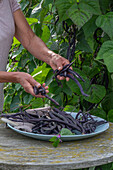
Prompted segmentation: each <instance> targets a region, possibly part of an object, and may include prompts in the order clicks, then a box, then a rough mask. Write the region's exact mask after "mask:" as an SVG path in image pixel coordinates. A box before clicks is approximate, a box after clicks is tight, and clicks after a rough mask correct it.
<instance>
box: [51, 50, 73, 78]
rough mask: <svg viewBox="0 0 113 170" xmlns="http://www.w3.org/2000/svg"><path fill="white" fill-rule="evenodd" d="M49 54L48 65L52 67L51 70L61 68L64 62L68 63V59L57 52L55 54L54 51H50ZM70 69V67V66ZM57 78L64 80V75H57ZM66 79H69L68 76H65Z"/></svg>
mask: <svg viewBox="0 0 113 170" xmlns="http://www.w3.org/2000/svg"><path fill="white" fill-rule="evenodd" d="M50 54H51V56H52V57H51V59H50V66H51V67H52V68H53V70H56V69H58V70H62V68H63V66H65V65H66V64H69V61H68V60H67V59H66V58H64V57H62V56H60V55H59V54H55V53H54V52H50ZM71 69H72V68H71ZM57 77H58V79H59V80H64V79H65V78H64V77H60V76H57ZM66 81H69V78H68V77H66Z"/></svg>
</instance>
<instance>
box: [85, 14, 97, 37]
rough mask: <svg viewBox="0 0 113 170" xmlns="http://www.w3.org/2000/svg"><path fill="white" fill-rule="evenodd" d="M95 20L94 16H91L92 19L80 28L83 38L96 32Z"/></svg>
mask: <svg viewBox="0 0 113 170" xmlns="http://www.w3.org/2000/svg"><path fill="white" fill-rule="evenodd" d="M96 19H97V16H96V15H94V16H92V18H91V19H90V20H89V21H88V22H87V23H86V24H85V25H84V26H83V27H82V28H83V31H84V35H85V38H88V37H90V36H92V35H93V33H94V31H95V30H96V28H97V26H96V24H95V21H96Z"/></svg>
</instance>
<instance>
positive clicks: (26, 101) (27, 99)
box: [23, 92, 33, 104]
mask: <svg viewBox="0 0 113 170" xmlns="http://www.w3.org/2000/svg"><path fill="white" fill-rule="evenodd" d="M32 99H33V96H32V95H31V94H29V93H25V92H24V93H23V101H24V104H30V101H31V100H32Z"/></svg>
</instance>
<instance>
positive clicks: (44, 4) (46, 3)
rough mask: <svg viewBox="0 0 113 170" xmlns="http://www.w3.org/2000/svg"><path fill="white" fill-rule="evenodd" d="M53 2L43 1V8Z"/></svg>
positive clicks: (49, 0) (51, 0) (50, 0)
mask: <svg viewBox="0 0 113 170" xmlns="http://www.w3.org/2000/svg"><path fill="white" fill-rule="evenodd" d="M53 2H54V1H53V0H44V3H43V7H46V6H47V5H49V4H53Z"/></svg>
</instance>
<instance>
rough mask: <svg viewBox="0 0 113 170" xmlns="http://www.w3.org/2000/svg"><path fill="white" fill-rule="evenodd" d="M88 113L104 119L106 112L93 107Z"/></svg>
mask: <svg viewBox="0 0 113 170" xmlns="http://www.w3.org/2000/svg"><path fill="white" fill-rule="evenodd" d="M90 114H91V115H94V116H98V117H101V118H103V119H106V112H105V111H104V110H103V109H102V108H95V109H93V110H91V111H90Z"/></svg>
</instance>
